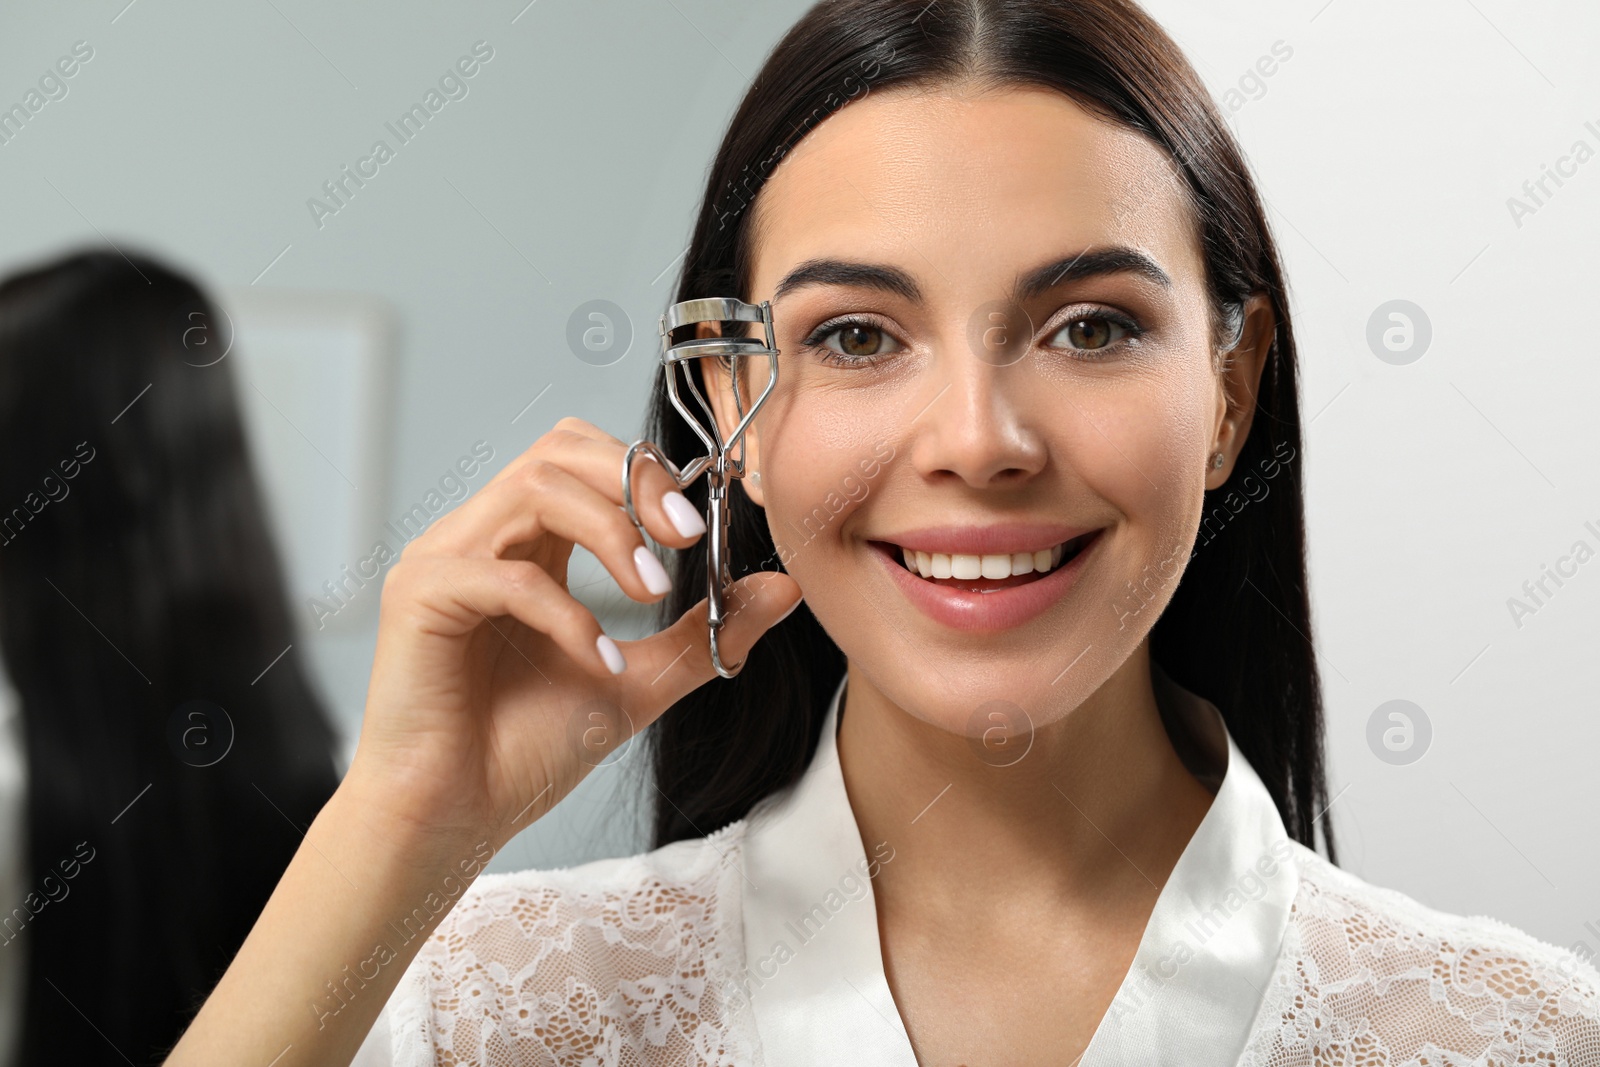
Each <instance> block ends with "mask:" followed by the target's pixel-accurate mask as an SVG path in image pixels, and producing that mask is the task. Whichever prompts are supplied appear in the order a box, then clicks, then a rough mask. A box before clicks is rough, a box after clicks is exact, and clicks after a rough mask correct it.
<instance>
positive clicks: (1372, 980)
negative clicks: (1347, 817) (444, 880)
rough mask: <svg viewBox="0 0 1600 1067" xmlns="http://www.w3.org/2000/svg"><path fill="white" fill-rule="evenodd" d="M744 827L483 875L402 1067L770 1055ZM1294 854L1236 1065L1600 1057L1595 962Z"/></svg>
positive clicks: (411, 984) (416, 1003)
mask: <svg viewBox="0 0 1600 1067" xmlns="http://www.w3.org/2000/svg"><path fill="white" fill-rule="evenodd" d="M744 830H745V823H743V822H737V823H734V824H732V825H730V826H728V827H726V828H724V829H723V830H720V831H718V832H717V833H715V834H713V835H711V836H710V837H709V838H706V839H704V840H701V841H684V842H679V843H678V844H675V845H670V846H668V847H667V848H665V849H658V850H657V851H655V852H652V853H648V854H646V855H643V856H635V857H631V858H628V859H622V860H607V861H602V862H600V863H595V864H588V865H586V866H584V867H579V868H572V869H568V870H561V871H525V872H519V873H516V874H509V875H484V876H483V877H481V878H480V879H479V881H478V883H477V884H476V885H475V886H474V887H473V889H472V891H470V892H469V893H468V894H467V895H466V896H465V897H463V899H462V900H461V902H460V903H459V904H458V905H457V906H456V908H455V909H454V910H453V911H452V912H451V913H450V915H449V916H448V917H447V918H446V919H445V921H444V923H443V924H441V926H440V927H439V929H438V930H437V931H435V932H434V934H433V936H432V937H431V938H430V939H429V941H428V943H427V944H426V945H425V946H424V948H423V949H422V951H421V952H420V953H419V955H418V956H417V958H416V960H415V961H413V963H412V965H411V968H410V970H409V971H408V973H407V976H406V979H405V981H403V982H402V985H401V989H400V990H399V991H398V992H399V994H400V995H399V996H397V997H396V999H395V1000H394V1001H392V1002H391V1004H390V1006H389V1012H390V1014H389V1021H390V1025H391V1027H392V1042H393V1044H392V1052H393V1056H394V1058H393V1063H395V1064H404V1065H406V1067H423V1065H435V1067H452V1065H466V1064H474V1065H478V1064H481V1065H484V1067H513V1065H515V1067H522V1065H536V1064H537V1065H561V1067H569V1065H570V1067H647V1065H658V1064H660V1065H665V1064H673V1065H680V1064H694V1065H702V1064H703V1065H711V1067H733V1065H740V1067H745V1065H751V1064H759V1063H760V1062H761V1052H760V1042H759V1039H758V1037H757V1034H756V1029H755V1025H754V1022H753V1021H752V1019H751V1017H750V1015H749V1007H748V1002H745V1003H743V1004H740V1003H736V1002H735V1001H736V1000H737V998H735V1001H730V1000H729V999H728V998H727V997H725V996H724V995H723V991H724V990H730V989H733V988H735V986H736V983H734V982H733V981H732V978H733V976H734V975H735V974H736V973H737V972H738V970H739V969H740V967H741V965H742V963H743V958H742V957H743V950H744V946H743V927H742V921H741V917H740V908H741V899H742V889H743V886H742V884H741V878H740V874H739V871H740V869H741V850H742V843H743V835H744ZM1294 850H1295V857H1296V862H1297V865H1298V868H1299V872H1300V885H1299V890H1298V893H1297V895H1296V897H1295V900H1294V903H1293V905H1292V908H1291V913H1290V915H1289V921H1288V925H1287V929H1286V932H1285V935H1284V942H1283V944H1282V946H1281V948H1280V951H1279V955H1278V961H1277V965H1276V968H1275V970H1274V972H1273V976H1272V980H1271V982H1270V983H1269V985H1268V988H1267V989H1266V990H1265V994H1264V996H1263V999H1262V1003H1261V1005H1260V1007H1259V1009H1258V1011H1257V1013H1256V1017H1255V1020H1254V1023H1253V1024H1252V1026H1251V1028H1250V1033H1249V1034H1247V1035H1244V1034H1242V1035H1240V1040H1241V1042H1242V1044H1243V1047H1244V1051H1243V1054H1242V1056H1241V1057H1240V1059H1239V1061H1238V1063H1239V1067H1334V1065H1338V1067H1377V1065H1390V1067H1465V1065H1469V1064H1471V1065H1486V1067H1501V1065H1505V1067H1511V1065H1517V1067H1526V1065H1548V1067H1562V1065H1571V1067H1579V1065H1583V1067H1590V1065H1600V972H1597V971H1596V970H1595V968H1594V967H1593V966H1592V965H1591V964H1589V963H1588V962H1586V961H1584V960H1582V959H1580V958H1579V957H1577V956H1576V955H1574V954H1573V953H1572V952H1570V951H1567V950H1564V949H1560V948H1557V947H1556V946H1554V945H1549V944H1546V943H1545V942H1542V941H1539V940H1538V939H1536V938H1534V937H1532V936H1530V935H1528V934H1526V933H1523V932H1522V931H1520V930H1517V929H1515V928H1514V927H1511V926H1508V925H1506V924H1504V923H1501V922H1498V921H1496V920H1494V919H1489V918H1485V917H1481V916H1477V917H1471V918H1466V917H1461V916H1455V915H1449V914H1445V913H1442V912H1438V911H1434V910H1432V909H1430V908H1427V907H1424V906H1423V905H1421V904H1419V903H1417V902H1416V901H1414V900H1411V899H1410V898H1409V897H1406V896H1404V895H1402V894H1400V893H1397V892H1394V891H1391V890H1387V889H1382V888H1378V887H1375V886H1372V885H1370V884H1368V883H1366V882H1364V881H1362V880H1361V879H1360V878H1358V877H1356V876H1354V875H1351V874H1349V873H1347V872H1345V871H1342V870H1340V869H1339V868H1337V867H1334V866H1332V865H1331V864H1329V863H1328V862H1327V861H1326V860H1325V859H1323V858H1322V857H1321V856H1319V855H1317V854H1316V853H1314V852H1312V851H1310V850H1309V849H1306V848H1303V847H1302V846H1299V845H1295V846H1294ZM817 1021H818V1024H819V1025H826V1022H827V1021H826V1020H825V1019H819V1020H817ZM1089 1059H1092V1055H1091V1056H1090V1057H1089ZM1085 1062H1086V1063H1087V1062H1088V1059H1086V1060H1085Z"/></svg>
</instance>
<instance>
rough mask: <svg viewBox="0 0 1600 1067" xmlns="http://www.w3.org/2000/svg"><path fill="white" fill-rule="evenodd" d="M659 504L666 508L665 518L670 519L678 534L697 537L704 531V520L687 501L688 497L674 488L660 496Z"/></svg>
mask: <svg viewBox="0 0 1600 1067" xmlns="http://www.w3.org/2000/svg"><path fill="white" fill-rule="evenodd" d="M661 506H662V507H663V508H665V509H666V511H667V518H669V519H671V520H672V525H673V527H674V528H676V529H677V531H678V533H679V534H680V535H682V536H684V537H697V536H699V535H700V534H703V533H705V532H706V520H705V519H703V518H701V517H700V513H699V512H698V511H696V510H695V506H694V505H693V504H691V503H689V498H688V497H686V496H684V495H683V494H682V493H680V492H678V491H677V490H676V489H674V490H673V491H672V492H670V493H668V494H667V495H666V496H664V497H662V498H661Z"/></svg>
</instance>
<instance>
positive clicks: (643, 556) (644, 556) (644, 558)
mask: <svg viewBox="0 0 1600 1067" xmlns="http://www.w3.org/2000/svg"><path fill="white" fill-rule="evenodd" d="M633 566H634V569H635V570H637V571H638V572H639V580H640V581H641V582H643V583H644V587H645V588H646V589H648V590H650V591H651V592H652V593H665V592H666V591H667V590H669V589H671V588H672V579H671V578H670V577H668V575H667V572H666V569H665V568H663V567H662V566H661V561H660V560H659V559H656V556H655V553H654V552H651V551H650V550H649V549H648V548H646V547H645V546H644V545H640V546H638V547H637V548H635V549H634V550H633Z"/></svg>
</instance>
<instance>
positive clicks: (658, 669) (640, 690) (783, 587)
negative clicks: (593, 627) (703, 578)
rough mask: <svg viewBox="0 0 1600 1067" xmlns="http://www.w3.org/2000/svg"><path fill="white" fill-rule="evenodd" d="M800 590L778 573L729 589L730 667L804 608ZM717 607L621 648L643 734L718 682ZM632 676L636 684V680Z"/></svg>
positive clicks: (702, 605)
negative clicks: (710, 621) (713, 616)
mask: <svg viewBox="0 0 1600 1067" xmlns="http://www.w3.org/2000/svg"><path fill="white" fill-rule="evenodd" d="M802 599H803V597H802V595H801V592H800V585H799V583H797V582H796V581H795V580H794V579H793V578H791V577H790V576H789V575H787V574H783V573H781V572H778V571H757V572H756V573H754V574H747V575H745V576H744V577H743V578H740V579H739V580H738V581H736V582H734V583H733V584H732V585H731V586H729V587H728V594H727V597H726V598H725V611H724V617H723V623H722V628H721V629H720V630H719V631H718V632H717V652H718V654H719V655H720V656H721V658H722V665H723V666H724V667H732V666H733V665H734V664H735V663H740V662H742V661H743V660H744V658H745V657H746V656H747V655H749V652H750V649H751V648H753V647H755V643H756V642H757V641H758V640H760V638H761V636H762V635H763V634H765V633H766V632H767V631H768V630H770V629H771V628H772V627H773V626H776V625H777V624H778V623H779V622H780V621H782V620H783V619H784V618H786V617H788V615H789V613H790V612H791V611H793V610H794V609H795V608H797V607H799V606H800V601H801V600H802ZM710 612H711V603H710V601H709V600H707V599H705V598H704V597H702V598H701V600H700V602H699V603H698V604H696V605H695V606H694V607H692V608H690V609H689V610H688V611H686V612H684V613H683V615H682V617H680V618H679V619H678V621H677V622H675V623H673V624H672V625H671V626H669V627H667V628H666V629H665V630H662V631H661V632H660V633H657V634H654V635H652V636H650V637H646V638H643V639H642V640H638V641H625V642H621V646H622V649H623V655H624V656H625V657H626V658H627V661H628V672H627V674H625V675H624V676H623V677H624V678H629V680H630V682H631V685H630V686H629V689H630V690H631V692H630V693H629V696H630V697H631V704H632V706H633V707H635V708H637V709H638V711H639V713H641V714H643V715H644V716H647V718H646V720H645V721H644V722H640V723H639V724H638V728H639V729H641V730H642V729H643V728H644V726H645V725H646V724H647V723H648V722H649V721H653V720H654V719H655V718H656V716H657V715H659V714H660V713H661V712H662V711H665V710H666V709H667V708H669V707H671V706H672V705H673V704H675V703H677V702H678V701H679V700H681V699H682V698H683V697H685V696H687V695H688V694H689V693H691V692H693V691H694V690H696V689H698V688H699V687H700V686H702V685H704V684H705V683H706V682H709V681H710V680H711V679H713V678H716V677H717V676H718V675H717V670H716V667H715V666H714V665H713V664H712V662H711V635H710V630H709V628H708V626H707V623H706V619H707V618H708V616H709V615H710ZM630 676H631V678H630Z"/></svg>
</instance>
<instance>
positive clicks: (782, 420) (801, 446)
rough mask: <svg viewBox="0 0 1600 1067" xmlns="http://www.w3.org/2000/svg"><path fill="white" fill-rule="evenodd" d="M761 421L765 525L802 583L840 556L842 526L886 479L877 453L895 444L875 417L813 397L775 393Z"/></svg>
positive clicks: (791, 570)
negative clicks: (868, 417) (853, 411)
mask: <svg viewBox="0 0 1600 1067" xmlns="http://www.w3.org/2000/svg"><path fill="white" fill-rule="evenodd" d="M796 397H798V399H796ZM769 408H770V410H769ZM757 421H758V423H759V425H760V431H761V480H762V488H763V490H764V492H765V507H766V516H767V525H768V528H769V530H770V531H771V533H772V539H773V543H774V545H775V546H776V547H777V549H778V551H779V552H780V553H781V555H782V558H783V559H784V560H785V561H786V562H785V565H784V567H785V570H787V571H788V572H789V573H790V574H791V575H793V576H794V578H795V580H796V581H797V582H799V583H800V584H801V586H802V588H804V587H806V585H807V584H808V580H807V576H808V575H816V574H818V573H819V572H820V571H822V570H823V569H825V568H828V567H830V566H832V565H836V564H838V563H839V562H841V558H842V557H841V555H840V553H841V552H842V541H843V528H844V526H845V524H846V523H847V522H848V521H849V520H850V517H851V515H852V514H853V513H854V512H855V511H856V510H857V509H859V508H860V507H862V506H863V505H864V504H865V503H866V501H867V499H868V498H869V497H870V496H871V495H872V493H873V492H874V490H875V488H876V486H877V484H878V482H879V481H881V473H882V472H881V469H880V468H881V466H882V464H881V463H880V462H879V457H880V456H881V455H882V454H883V453H884V452H885V449H886V448H887V447H892V446H888V445H886V442H885V440H884V437H883V433H882V427H881V426H879V425H878V424H877V423H875V422H874V420H871V419H863V418H859V417H856V416H855V415H854V414H852V413H850V412H848V411H842V410H840V409H839V408H838V407H837V406H835V405H830V404H828V403H827V402H826V401H825V400H824V399H822V398H818V397H814V396H805V395H800V394H796V393H787V394H784V395H782V396H780V395H778V394H777V393H774V395H773V396H772V398H771V399H770V400H769V402H768V408H763V409H762V412H761V414H760V415H759V416H757ZM812 584H813V586H815V584H816V583H812Z"/></svg>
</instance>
